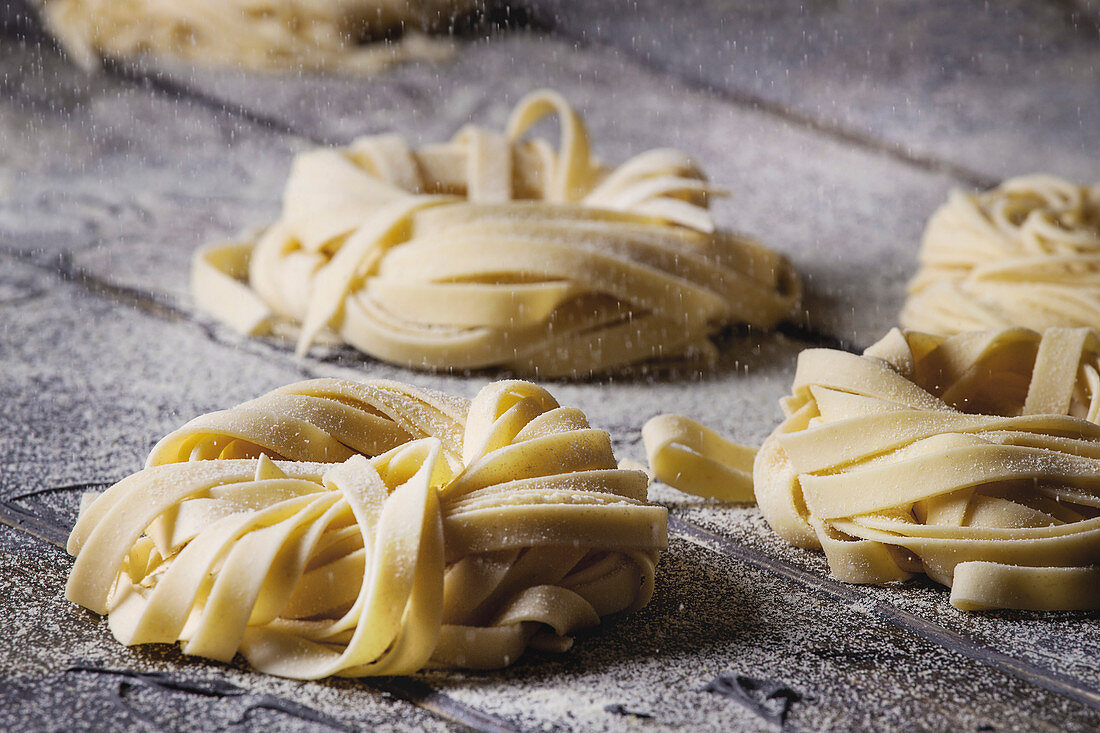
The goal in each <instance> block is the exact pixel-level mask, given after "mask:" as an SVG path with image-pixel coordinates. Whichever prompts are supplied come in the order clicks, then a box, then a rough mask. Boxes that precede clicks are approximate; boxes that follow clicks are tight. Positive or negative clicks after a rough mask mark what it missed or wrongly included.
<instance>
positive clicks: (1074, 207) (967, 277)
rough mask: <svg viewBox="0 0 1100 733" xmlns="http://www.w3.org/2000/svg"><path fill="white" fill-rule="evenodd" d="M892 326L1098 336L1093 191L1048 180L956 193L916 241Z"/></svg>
mask: <svg viewBox="0 0 1100 733" xmlns="http://www.w3.org/2000/svg"><path fill="white" fill-rule="evenodd" d="M920 265H921V269H920V271H919V272H918V273H917V276H916V277H915V278H913V281H912V282H911V283H910V284H909V300H908V302H907V303H906V304H905V308H904V309H903V311H902V313H901V319H900V320H901V325H902V326H903V327H905V328H912V329H916V330H920V331H927V332H929V333H939V334H955V333H962V332H963V331H970V330H981V329H988V328H1007V327H1010V326H1023V327H1025V328H1031V329H1035V330H1037V331H1042V330H1043V329H1045V328H1052V327H1079V326H1087V327H1090V328H1100V185H1094V186H1092V187H1091V188H1089V187H1087V186H1079V185H1076V184H1074V183H1070V182H1069V181H1065V180H1063V179H1061V178H1056V177H1054V176H1050V175H1031V176H1022V177H1019V178H1012V179H1010V180H1007V181H1005V182H1004V183H1002V184H1001V185H1000V186H998V187H997V188H995V189H993V190H991V191H985V192H983V193H975V194H971V193H964V192H962V191H955V192H954V193H952V194H951V197H950V199H948V201H947V203H946V204H944V205H943V206H941V207H940V208H939V210H937V211H936V213H935V214H934V215H933V216H932V218H931V219H930V220H929V222H928V227H927V229H926V230H925V232H924V241H923V243H922V245H921V253H920Z"/></svg>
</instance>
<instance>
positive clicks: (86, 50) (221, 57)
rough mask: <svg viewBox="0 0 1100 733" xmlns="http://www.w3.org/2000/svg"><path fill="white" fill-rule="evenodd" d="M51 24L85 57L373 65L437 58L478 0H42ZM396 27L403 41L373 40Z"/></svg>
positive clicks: (90, 60)
mask: <svg viewBox="0 0 1100 733" xmlns="http://www.w3.org/2000/svg"><path fill="white" fill-rule="evenodd" d="M40 2H41V3H42V14H43V16H44V19H45V21H46V25H47V27H48V28H49V29H50V31H51V32H52V33H53V34H54V36H55V37H56V38H57V39H58V41H59V42H60V43H61V45H62V46H63V47H64V48H65V50H66V51H67V52H68V53H69V54H70V56H72V57H73V59H74V60H76V61H77V63H79V64H81V65H82V66H85V67H88V68H91V67H94V66H95V65H96V64H97V63H98V61H99V59H100V58H101V57H107V58H116V59H126V58H132V57H139V56H151V57H155V58H163V59H173V58H174V59H182V60H186V61H190V62H195V63H198V64H202V65H208V66H224V67H243V68H250V69H286V70H318V69H327V70H337V71H351V72H356V71H358V72H370V71H375V70H378V69H381V68H384V67H385V66H388V65H389V64H391V63H393V62H395V61H400V60H404V59H415V58H423V59H437V58H441V57H443V56H445V55H447V53H448V48H447V46H446V45H443V44H441V43H439V42H433V41H431V40H429V38H428V37H427V36H426V35H425V34H428V33H439V32H446V31H448V30H449V29H451V28H452V27H453V26H454V25H455V23H456V22H458V21H459V20H461V19H462V18H464V17H466V16H468V15H469V14H471V13H473V12H474V11H475V10H476V9H477V8H478V7H479V6H480V3H479V0H40ZM397 32H400V33H402V34H403V37H402V40H401V42H400V43H394V44H379V43H368V41H372V40H382V39H385V38H387V37H388V36H390V35H393V34H395V33H397Z"/></svg>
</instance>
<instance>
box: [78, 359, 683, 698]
mask: <svg viewBox="0 0 1100 733" xmlns="http://www.w3.org/2000/svg"><path fill="white" fill-rule="evenodd" d="M647 486H648V479H647V477H646V475H645V474H644V473H641V472H637V471H627V470H620V469H618V468H617V467H616V464H615V459H614V456H613V455H612V451H611V443H610V438H609V436H608V435H607V433H606V432H604V431H602V430H595V429H593V428H591V427H590V426H589V425H588V422H587V420H586V419H585V417H584V415H583V413H581V412H580V411H579V410H577V409H574V408H568V407H561V406H559V405H558V403H557V402H556V401H555V400H554V398H553V397H552V396H551V395H550V394H549V393H548V392H546V391H545V390H543V389H542V388H540V387H536V386H535V385H533V384H530V383H528V382H519V381H506V382H497V383H494V384H490V385H489V386H487V387H486V388H484V389H483V390H482V391H481V392H480V393H479V394H478V395H477V397H476V398H475V399H474V400H473V401H472V402H469V401H467V400H464V399H460V398H456V397H452V396H448V395H444V394H440V393H437V392H432V391H429V390H422V389H417V388H414V387H410V386H407V385H403V384H399V383H396V382H386V381H375V382H366V383H357V382H348V381H342V380H334V379H319V380H313V381H307V382H301V383H298V384H292V385H289V386H287V387H284V388H282V389H279V390H275V391H274V392H271V393H269V394H267V395H264V396H263V397H260V398H258V399H256V400H252V401H251V402H246V403H244V404H242V405H240V406H238V407H236V408H233V409H230V410H226V411H222V412H215V413H211V414H209V415H204V416H201V417H199V418H196V419H195V420H192V421H191V422H189V423H188V424H187V425H185V426H183V427H182V428H180V429H179V430H177V431H176V432H174V433H172V434H170V435H168V436H167V437H165V438H164V439H163V440H161V441H160V442H159V443H158V444H157V446H156V447H155V448H154V449H153V452H152V453H151V455H150V456H149V459H148V463H147V466H146V468H145V469H143V470H142V471H139V472H138V473H136V474H134V475H132V476H130V477H128V478H126V479H124V480H122V481H120V482H119V483H117V484H115V485H114V486H113V487H111V488H110V489H108V490H107V491H106V492H104V493H103V494H102V495H100V496H98V497H97V498H95V499H94V500H93V501H91V502H90V503H86V505H85V506H84V507H83V508H82V511H81V513H80V517H79V519H78V521H77V524H76V526H75V527H74V528H73V531H72V534H71V535H70V537H69V551H70V553H72V554H73V555H75V556H76V561H75V563H74V566H73V570H72V573H71V575H70V577H69V583H68V587H67V596H68V598H69V599H70V600H71V601H73V602H75V603H78V604H80V605H82V606H85V607H87V608H89V609H91V610H93V611H95V612H97V613H101V614H107V615H108V618H109V622H110V627H111V630H112V632H113V633H114V635H115V637H116V638H117V639H118V640H119V641H120V642H122V643H123V644H145V643H154V642H161V643H173V642H176V641H180V642H181V644H182V649H183V651H184V653H186V654H195V655H199V656H203V657H208V658H210V659H217V660H222V661H229V660H230V659H232V658H233V656H234V655H235V654H236V653H237V652H240V653H242V654H243V655H244V656H245V658H246V659H247V660H248V661H249V662H250V663H251V664H252V665H253V666H254V667H255V668H256V669H258V670H260V671H263V672H267V673H269V674H274V675H279V676H283V677H292V678H298V679H316V678H321V677H327V676H330V675H341V676H365V675H391V674H408V673H412V672H416V671H417V670H420V669H423V668H425V667H435V666H446V667H466V668H474V669H484V668H495V667H503V666H506V665H508V664H511V663H512V662H514V661H515V660H516V659H517V658H518V657H519V656H520V655H521V654H522V653H523V651H524V650H525V649H526V648H528V647H537V648H540V649H547V650H556V651H565V650H567V649H568V648H569V647H570V645H571V644H572V635H573V634H574V633H575V632H576V631H578V630H580V629H584V628H587V627H591V626H595V625H597V624H599V623H600V619H601V617H603V616H608V615H610V614H616V613H620V612H629V611H633V610H636V609H638V608H641V607H642V606H645V605H646V603H648V601H649V599H650V596H651V595H652V592H653V578H654V567H655V564H656V561H657V557H658V553H659V551H660V550H661V549H662V548H664V547H665V545H666V543H667V537H666V524H665V519H666V512H665V510H664V509H663V508H661V507H658V506H656V505H653V504H650V503H648V502H647V500H646V492H647Z"/></svg>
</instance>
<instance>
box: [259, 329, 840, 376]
mask: <svg viewBox="0 0 1100 733" xmlns="http://www.w3.org/2000/svg"><path fill="white" fill-rule="evenodd" d="M711 340H712V342H713V343H714V345H715V347H716V348H717V350H718V358H717V359H716V360H715V362H714V363H707V362H705V361H704V360H703V359H701V358H690V357H689V358H679V359H669V360H651V361H645V362H641V363H638V364H632V365H628V366H624V367H620V368H618V369H614V370H612V371H609V372H606V373H600V374H584V375H578V376H572V377H570V376H563V377H542V376H539V375H538V374H530V373H526V372H516V371H511V370H508V369H497V368H487V369H413V368H409V367H402V366H397V365H394V364H390V363H388V362H384V361H381V360H378V359H375V358H373V357H370V356H368V355H366V354H364V353H362V352H360V351H358V350H357V349H355V348H353V347H351V346H346V345H339V346H328V347H321V348H317V349H316V354H315V355H314V356H312V357H311V358H312V359H313V360H314V361H317V362H320V363H322V364H326V365H331V366H338V367H341V368H344V369H355V370H358V371H362V372H363V373H364V377H367V376H370V371H371V370H372V369H375V368H378V367H384V368H386V369H400V370H402V371H403V372H406V373H407V377H403V378H408V379H409V380H410V381H415V379H416V375H433V376H449V377H462V378H466V379H483V380H497V379H526V380H531V381H535V382H539V383H542V384H675V383H682V382H709V381H721V380H722V379H724V378H725V377H728V376H730V375H733V374H748V373H758V372H768V371H770V370H773V369H782V370H788V369H790V368H791V366H792V365H793V359H792V356H793V354H794V353H796V352H797V351H798V350H799V349H802V348H807V347H814V346H827V347H830V348H843V349H845V350H848V351H851V350H854V349H855V347H850V346H849V345H847V344H846V343H845V342H843V341H841V340H840V339H838V338H835V337H833V336H830V335H827V334H817V333H815V332H813V331H811V330H809V329H808V328H806V327H805V326H803V325H795V324H782V325H781V326H780V327H779V328H777V329H776V330H772V331H762V330H760V329H756V328H751V327H748V326H733V327H728V328H726V329H723V330H722V331H720V332H719V333H717V334H716V335H715V336H713V337H712V339H711ZM269 343H271V344H272V345H273V346H274V347H275V348H287V349H288V350H292V347H290V346H286V345H285V344H284V343H282V342H279V341H269Z"/></svg>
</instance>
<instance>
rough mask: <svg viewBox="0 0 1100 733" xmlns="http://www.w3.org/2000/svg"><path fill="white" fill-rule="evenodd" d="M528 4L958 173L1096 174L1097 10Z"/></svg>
mask: <svg viewBox="0 0 1100 733" xmlns="http://www.w3.org/2000/svg"><path fill="white" fill-rule="evenodd" d="M532 3H533V7H534V8H535V9H536V11H537V13H536V14H537V15H538V16H539V17H541V18H542V19H543V20H544V22H546V23H549V24H550V25H551V26H552V28H553V29H554V31H555V32H557V33H559V34H561V35H564V36H566V37H570V38H574V39H577V40H579V41H582V42H584V43H594V44H607V45H610V46H613V47H616V48H619V49H623V50H626V51H628V52H629V53H630V54H631V55H633V56H636V57H638V58H643V59H645V60H646V61H647V62H648V63H650V64H652V65H653V66H654V67H656V68H660V69H664V70H667V71H670V72H673V73H675V74H677V75H679V76H681V77H683V78H685V79H691V80H693V81H694V82H696V83H698V84H700V85H703V86H705V87H707V88H710V89H713V90H715V91H716V92H717V93H719V94H722V95H724V96H726V97H727V98H729V99H731V100H736V101H738V102H739V103H741V104H745V105H748V106H755V107H759V108H765V109H769V110H771V111H772V112H773V113H775V114H776V115H777V116H780V117H783V118H786V119H791V120H797V121H798V122H799V123H800V124H805V125H806V126H809V127H816V128H818V129H821V130H823V131H828V132H830V133H831V134H836V135H838V136H841V137H846V138H850V139H851V140H852V141H853V142H856V143H862V144H864V145H865V146H867V147H868V148H871V149H876V148H877V149H881V150H883V151H884V152H887V153H889V154H891V155H895V156H897V157H901V158H909V159H911V160H912V161H914V162H915V163H916V164H918V165H922V166H926V167H932V168H941V169H948V170H954V171H955V172H956V173H957V174H958V175H960V176H961V177H963V178H966V179H971V182H973V183H981V184H988V183H989V182H990V181H991V180H996V179H1001V178H1005V177H1008V176H1012V175H1019V174H1023V173H1031V172H1051V173H1056V174H1058V175H1063V176H1068V177H1070V178H1073V179H1077V180H1080V181H1082V182H1087V183H1091V182H1093V181H1096V180H1098V179H1100V162H1098V161H1097V158H1096V155H1095V151H1096V149H1097V148H1098V147H1100V126H1097V125H1096V124H1095V119H1096V117H1097V115H1098V113H1100V97H1098V95H1097V89H1098V88H1100V22H1098V21H1100V17H1098V16H1097V15H1096V14H1095V12H1093V13H1088V12H1083V11H1078V10H1075V7H1074V6H1075V5H1076V4H1075V3H1072V2H1066V3H1062V2H1031V1H1029V0H1014V1H1012V2H998V3H981V2H977V1H976V0H972V1H969V2H958V3H940V2H935V0H920V1H919V2H908V3H894V2H870V3H866V2H859V3H856V2H830V3H772V4H762V3H731V2H723V1H722V0H706V1H705V2H696V3H693V4H692V8H691V12H670V11H669V5H668V3H666V2H662V1H661V0H613V1H612V2H604V3H599V4H593V3H587V2H583V1H579V0H532ZM861 139H862V140H861Z"/></svg>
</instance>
